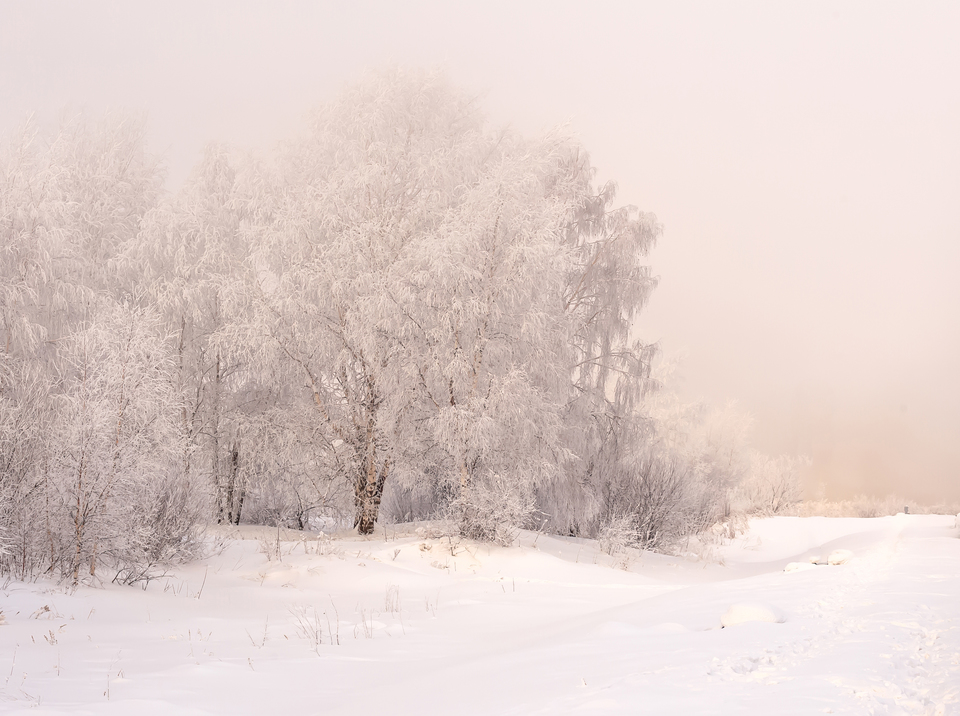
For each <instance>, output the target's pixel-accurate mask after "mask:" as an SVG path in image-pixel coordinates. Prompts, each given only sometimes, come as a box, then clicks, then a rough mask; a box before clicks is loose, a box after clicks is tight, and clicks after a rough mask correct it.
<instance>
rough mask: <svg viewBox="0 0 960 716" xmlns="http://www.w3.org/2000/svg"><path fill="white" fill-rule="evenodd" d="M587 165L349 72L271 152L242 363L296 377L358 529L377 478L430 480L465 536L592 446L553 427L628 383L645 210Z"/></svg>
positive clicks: (629, 388) (626, 396) (579, 420)
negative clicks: (257, 342)
mask: <svg viewBox="0 0 960 716" xmlns="http://www.w3.org/2000/svg"><path fill="white" fill-rule="evenodd" d="M592 179H593V174H592V169H591V167H590V165H589V162H588V160H587V158H586V154H585V153H584V152H583V151H582V149H581V148H580V147H579V145H578V144H577V143H576V142H575V141H573V140H571V139H569V138H567V137H564V136H561V135H551V136H547V137H545V138H542V139H538V140H534V141H531V140H525V139H523V138H521V137H519V136H516V135H515V134H513V133H510V132H493V131H490V130H488V129H486V128H485V126H484V124H483V122H482V119H481V117H480V116H479V115H478V113H477V112H476V110H475V108H474V106H473V102H472V101H471V100H470V99H469V98H468V97H465V96H464V95H462V94H460V93H458V92H457V91H455V90H453V89H452V88H450V87H449V85H448V84H447V83H446V82H445V81H444V80H443V78H442V77H440V76H438V75H430V74H423V73H404V72H393V73H387V74H383V75H379V76H375V77H373V78H371V79H369V80H368V81H367V82H365V83H362V84H360V85H358V86H356V87H353V88H351V89H350V90H349V91H347V92H346V93H345V94H344V95H343V96H342V97H341V98H340V99H339V100H338V101H337V102H335V103H334V104H332V105H330V106H328V107H326V108H325V109H323V110H321V111H320V112H319V113H318V115H317V116H316V118H315V121H314V123H313V127H312V131H311V133H310V134H309V135H308V136H307V137H305V138H302V139H301V140H300V141H298V142H296V143H294V144H292V145H290V146H289V148H288V150H287V151H286V152H285V153H284V155H283V157H282V158H281V161H280V162H279V171H278V177H277V187H278V188H277V190H276V200H275V201H276V203H275V210H274V212H273V213H272V215H271V217H270V221H269V222H267V223H265V224H264V225H263V226H261V227H260V228H259V229H258V231H259V234H258V236H257V239H256V241H255V242H253V243H255V244H256V245H258V246H259V248H260V250H259V252H258V253H257V254H255V256H254V258H253V262H254V266H255V270H256V291H257V292H258V300H257V301H256V304H255V305H256V306H257V311H258V313H257V318H256V320H255V321H254V322H253V323H254V325H255V326H256V330H259V331H260V333H261V335H262V336H264V338H266V339H267V340H264V341H263V342H262V345H263V347H264V351H263V353H262V356H261V360H262V361H263V362H264V363H265V364H271V365H277V364H281V363H282V364H285V365H286V366H287V367H288V369H290V370H291V371H292V375H295V376H296V380H297V381H298V382H299V383H300V384H302V385H303V386H304V387H305V393H306V395H307V397H308V398H309V401H310V402H311V404H312V406H313V410H314V420H315V422H316V425H317V426H319V427H320V428H321V429H320V430H318V431H317V433H316V436H317V438H316V439H317V441H319V443H322V445H323V446H324V447H323V450H322V452H323V453H324V454H325V455H326V456H327V459H326V463H327V467H328V469H329V468H333V469H336V470H338V471H341V472H342V477H343V479H346V480H348V481H350V482H351V483H352V485H353V489H354V496H355V509H356V518H355V522H356V525H357V527H358V529H359V530H360V531H361V532H364V533H366V532H369V531H370V530H371V529H372V527H373V523H374V521H375V520H376V517H377V511H378V506H379V502H380V499H381V495H382V491H383V488H384V485H385V484H386V481H387V479H388V477H389V476H393V478H395V479H396V480H398V481H399V483H400V484H404V485H406V486H407V487H410V488H413V487H416V486H422V484H423V483H424V482H425V481H426V482H430V483H431V489H432V491H433V493H434V496H435V500H436V502H437V505H435V506H438V507H440V506H443V505H444V504H445V505H447V506H449V507H451V508H452V509H453V510H454V511H455V513H456V514H457V515H458V517H459V518H460V519H461V525H462V527H463V528H464V529H465V531H467V532H469V533H475V534H477V535H478V536H490V534H492V533H491V529H493V528H491V527H490V525H495V524H496V523H497V522H498V521H506V522H507V523H510V524H511V525H513V526H516V525H517V524H520V523H523V522H524V521H525V520H526V519H527V517H528V516H529V515H530V513H531V511H532V509H533V507H534V500H535V489H536V488H537V486H543V485H547V484H557V483H559V482H562V481H563V480H562V477H563V475H564V474H565V473H566V472H570V471H573V472H576V471H577V470H579V471H580V472H581V473H582V472H584V468H583V465H582V463H583V462H585V461H589V460H590V458H589V456H588V455H587V454H586V453H587V452H588V451H589V450H596V449H597V446H596V444H590V442H589V441H581V442H582V445H581V444H578V445H575V446H573V447H575V448H577V449H576V450H574V449H571V444H569V442H568V440H569V438H570V436H572V435H573V434H575V433H577V432H582V431H583V430H584V429H585V428H586V429H587V430H589V431H592V430H594V429H593V426H592V425H588V423H591V422H592V421H593V420H594V419H595V416H596V414H597V413H609V412H610V410H611V406H614V405H616V406H619V408H618V409H619V410H621V411H627V410H628V409H629V407H630V406H631V405H633V404H634V403H635V402H636V400H637V399H638V398H639V397H640V395H641V394H642V391H643V389H644V387H645V381H646V378H647V373H646V370H647V365H648V362H649V351H648V350H647V349H646V348H645V347H644V346H642V345H639V344H632V343H630V341H629V327H630V324H631V321H632V319H633V317H634V315H635V314H636V311H637V310H639V308H640V307H641V306H642V304H643V302H644V301H645V300H646V296H647V295H648V293H649V291H650V290H651V289H652V287H653V281H652V279H651V278H650V276H649V274H648V273H647V270H646V268H645V267H644V266H643V265H642V263H641V261H642V257H643V256H644V255H645V253H646V252H647V251H648V250H649V248H650V246H651V245H652V243H653V241H654V239H655V237H656V235H657V233H658V231H659V228H658V226H657V225H656V222H655V220H654V219H653V218H652V217H650V216H648V215H643V214H638V213H637V212H636V211H634V210H632V209H630V208H624V209H617V210H614V209H613V208H612V206H611V205H612V200H613V189H612V186H607V187H605V188H604V189H603V190H601V191H600V192H596V191H594V190H593V188H592ZM605 419H609V417H608V416H607V417H605ZM597 440H598V438H596V439H594V441H593V442H594V443H596V442H597ZM581 447H583V448H584V450H583V451H582V452H581V451H579V449H580V448H581ZM578 463H579V464H578ZM571 474H572V472H571ZM567 482H568V484H570V485H573V486H574V487H575V486H576V485H577V484H579V483H578V480H577V478H576V477H570V478H569V479H568V480H567ZM491 495H497V496H499V497H501V498H503V499H501V500H500V501H499V502H498V501H497V500H495V499H491ZM481 504H482V505H483V506H482V507H481ZM491 510H492V511H493V512H501V513H503V514H500V515H499V516H497V515H492V516H491V515H490V514H489V513H490V512H491ZM484 515H485V516H484ZM481 517H482V519H481ZM487 517H491V518H492V521H491V520H488V519H487ZM500 518H503V519H502V520H501V519H500Z"/></svg>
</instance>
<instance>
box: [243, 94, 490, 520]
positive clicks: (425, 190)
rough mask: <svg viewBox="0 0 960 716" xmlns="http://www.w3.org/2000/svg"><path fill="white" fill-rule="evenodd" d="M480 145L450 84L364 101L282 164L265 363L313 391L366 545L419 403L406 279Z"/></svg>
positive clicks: (270, 242) (269, 247)
mask: <svg viewBox="0 0 960 716" xmlns="http://www.w3.org/2000/svg"><path fill="white" fill-rule="evenodd" d="M477 132H478V120H477V118H476V114H475V112H474V111H473V109H472V108H471V107H470V105H469V103H468V102H465V101H463V100H462V99H461V98H459V97H457V96H455V95H454V94H452V93H451V92H450V90H449V89H448V88H447V87H446V85H445V83H443V82H442V81H441V80H439V79H438V78H435V77H417V78H415V79H411V78H404V77H402V76H400V77H394V78H392V79H390V80H388V79H386V78H382V79H380V80H375V81H373V82H368V83H367V84H362V85H359V86H357V87H354V88H353V89H351V90H349V91H348V92H347V93H345V94H344V95H343V96H342V97H341V98H340V99H339V100H338V101H337V102H335V103H333V104H331V105H330V106H328V107H326V108H324V109H322V110H321V111H320V112H318V114H317V115H316V117H315V118H314V121H313V124H312V128H311V132H310V134H309V135H308V136H307V137H305V138H303V139H302V140H301V141H299V142H297V143H295V144H293V145H290V146H289V148H288V149H287V151H286V152H285V153H284V155H283V157H282V158H281V162H280V178H279V180H278V184H279V188H278V193H279V198H278V201H277V205H276V209H275V216H274V220H273V221H272V223H270V224H269V225H267V226H265V227H264V229H263V231H262V233H261V235H260V236H259V237H258V241H257V243H258V245H259V248H260V250H259V252H258V253H257V254H256V255H255V257H254V259H253V260H254V264H255V267H256V270H257V272H258V273H257V287H256V289H257V291H258V300H257V302H256V307H257V311H258V312H257V315H256V325H257V327H258V328H257V330H259V331H260V332H261V334H262V335H263V338H264V340H263V345H262V347H263V348H264V352H263V355H262V360H264V361H266V362H267V363H273V364H277V363H280V364H284V365H285V366H287V368H288V369H289V370H290V371H291V375H292V376H295V378H294V380H296V381H297V384H298V385H302V386H303V389H304V392H305V394H306V398H307V399H308V401H309V403H310V405H311V406H312V411H313V413H312V415H313V421H314V424H315V426H316V427H317V430H316V431H314V433H313V434H314V436H315V440H316V445H317V447H318V448H322V450H320V451H321V452H322V453H323V454H324V455H325V459H324V461H323V462H324V467H325V468H326V469H328V470H334V471H336V472H337V473H338V474H339V476H340V478H341V479H343V480H346V481H348V482H349V483H350V484H351V485H352V488H353V493H354V503H355V523H356V526H357V528H358V529H359V530H360V532H361V533H364V534H365V533H368V532H370V531H371V530H372V529H373V525H374V522H375V520H376V518H377V514H378V509H379V502H380V498H381V495H382V490H383V486H384V484H385V482H386V480H387V479H388V476H389V475H390V474H391V471H392V470H394V469H396V468H397V466H398V462H401V457H400V456H401V454H402V453H403V451H404V449H405V448H404V446H403V440H401V439H400V436H401V434H402V433H403V432H404V430H405V429H406V428H407V426H408V422H407V421H406V420H405V417H404V416H405V415H406V414H407V413H408V411H409V410H410V406H411V402H412V401H413V400H414V399H415V396H414V391H413V390H412V388H413V386H412V385H411V384H410V382H409V380H408V371H409V368H410V366H409V361H408V359H407V358H406V357H405V354H404V350H403V346H402V344H401V342H400V341H399V332H400V329H401V322H400V319H401V317H402V316H401V314H400V311H399V310H398V307H397V305H396V302H395V300H394V297H395V294H396V291H398V290H400V289H401V288H402V286H401V284H398V283H397V279H398V278H399V277H400V273H398V271H397V266H398V264H399V263H400V262H401V261H403V260H404V258H405V256H406V255H407V253H408V252H409V251H410V250H411V247H413V246H414V245H415V244H416V243H417V242H418V241H419V240H421V239H422V237H423V236H424V235H425V234H429V233H431V232H432V231H433V230H434V228H435V227H436V226H437V225H438V223H439V222H440V221H442V218H443V216H444V215H445V213H446V212H447V211H448V208H447V207H448V205H449V204H450V203H451V199H452V194H451V192H452V190H453V189H454V188H455V187H456V184H457V183H458V181H459V180H460V178H461V176H462V175H463V170H462V169H458V164H461V165H466V166H469V165H470V163H471V157H470V156H467V157H463V156H461V155H462V154H464V153H465V152H469V151H470V150H471V146H470V144H471V139H470V138H471V137H472V136H474V135H476V134H477Z"/></svg>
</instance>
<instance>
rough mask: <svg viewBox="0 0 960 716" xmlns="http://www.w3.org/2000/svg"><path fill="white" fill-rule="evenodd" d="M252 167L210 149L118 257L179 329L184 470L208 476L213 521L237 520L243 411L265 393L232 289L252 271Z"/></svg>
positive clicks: (242, 480) (174, 330)
mask: <svg viewBox="0 0 960 716" xmlns="http://www.w3.org/2000/svg"><path fill="white" fill-rule="evenodd" d="M238 165H239V168H238ZM255 174H256V172H255V167H254V165H253V163H252V162H251V161H250V160H246V159H242V160H239V161H238V160H237V159H236V158H235V157H232V156H231V153H230V152H229V151H228V150H227V149H226V148H225V147H222V146H219V145H210V146H208V147H207V148H206V150H205V152H204V156H203V158H202V160H201V161H200V163H199V164H198V165H197V167H195V169H194V170H193V172H192V174H191V176H190V178H189V179H188V181H187V183H186V185H185V186H184V187H183V188H182V189H181V191H180V192H179V193H178V194H177V196H176V197H174V198H173V199H171V200H170V201H167V202H164V203H162V204H161V205H159V206H158V207H157V208H156V209H154V210H153V211H151V212H150V213H149V214H148V215H147V216H146V218H145V221H144V226H143V228H142V230H141V231H140V233H139V234H138V237H137V241H136V242H135V243H134V244H132V245H130V246H129V247H128V250H127V251H126V252H125V253H124V254H123V256H122V260H121V262H120V263H121V265H122V266H123V267H124V268H125V269H126V270H127V272H128V274H130V275H131V276H134V277H136V278H135V279H134V280H137V281H138V282H139V283H140V285H141V286H142V290H143V292H144V294H145V298H146V300H147V301H148V302H149V303H151V304H153V305H155V306H156V307H157V308H158V309H159V310H160V311H161V314H162V316H163V317H164V320H165V323H166V325H167V327H168V330H169V331H170V333H171V335H173V336H174V344H175V347H174V351H175V354H176V362H175V371H176V375H177V384H178V386H179V392H180V394H181V396H182V404H181V408H180V410H181V414H180V426H181V431H182V435H183V446H182V451H183V455H182V462H183V469H184V472H185V473H186V475H188V476H189V475H191V474H197V475H200V476H203V477H204V478H205V479H206V480H207V481H208V483H209V485H210V491H211V494H212V496H213V502H214V506H213V509H214V517H215V519H216V521H217V522H227V523H233V524H238V523H239V521H240V517H241V512H242V509H243V503H244V496H245V493H246V475H245V470H244V468H243V464H244V462H245V460H246V459H247V457H248V452H249V450H248V447H249V446H246V445H245V444H244V439H243V429H242V423H243V422H244V415H245V413H250V412H256V411H257V410H260V409H262V405H260V403H259V401H260V400H261V398H262V395H261V393H262V392H263V391H262V390H259V389H258V388H259V387H260V386H259V384H258V381H257V379H256V378H257V376H254V375H252V374H251V373H250V371H249V370H246V368H247V366H245V365H244V363H243V358H242V356H243V355H244V354H245V347H244V345H243V343H242V339H238V338H237V334H236V331H234V330H233V328H234V326H235V324H236V323H237V322H238V321H239V320H240V312H241V311H242V309H243V299H242V297H241V296H238V293H239V292H238V291H237V290H236V286H237V285H240V284H243V282H244V280H243V276H244V273H245V272H246V271H247V270H248V268H247V267H248V259H249V254H250V249H249V246H248V244H247V240H246V235H245V233H244V232H243V231H242V227H243V224H244V222H245V221H248V220H250V217H251V215H255V212H256V203H255V202H254V200H253V195H252V192H254V191H255V186H256V185H255V180H254V179H251V177H252V176H255ZM238 341H239V342H238Z"/></svg>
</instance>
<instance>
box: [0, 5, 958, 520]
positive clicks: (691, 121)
mask: <svg viewBox="0 0 960 716" xmlns="http://www.w3.org/2000/svg"><path fill="white" fill-rule="evenodd" d="M958 31H960V6H957V5H956V4H953V3H925V4H923V5H920V6H917V5H914V4H908V3H900V4H883V5H877V4H874V3H833V2H829V3H828V2H813V3H803V4H769V3H737V4H733V5H716V4H707V3H659V4H653V3H633V2H619V3H617V2H611V3H604V4H601V5H592V4H587V3H572V2H537V3H534V2H531V3H521V4H515V3H506V2H485V3H478V4H474V5H470V6H465V5H460V4H448V3H442V2H412V3H387V2H382V3H375V2H359V3H338V4H314V3H284V4H282V5H272V4H270V5H268V4H265V3H264V4H251V3H232V2H210V3H203V4H199V5H197V4H194V3H179V4H176V3H175V4H172V5H171V4H164V5H163V6H162V7H161V6H157V7H156V8H153V7H149V6H145V5H143V6H141V5H137V6H132V5H127V4H119V3H108V2H93V3H83V4H76V3H55V2H54V3H26V2H23V3H5V4H4V5H3V6H2V7H0V97H2V102H0V131H2V132H3V134H4V135H5V136H6V135H9V134H11V133H12V132H13V131H14V130H15V129H16V128H17V127H18V126H19V125H20V124H22V122H23V121H24V120H25V119H26V118H27V117H28V116H30V115H31V114H33V115H34V116H35V117H36V119H37V120H38V121H39V122H40V123H41V124H43V125H51V124H55V123H56V121H57V119H58V117H60V116H61V114H62V113H64V112H66V113H71V112H77V111H80V110H84V111H86V112H89V113H91V114H94V115H95V114H97V113H101V112H103V111H105V110H106V109H109V108H117V107H119V108H125V109H127V110H132V111H135V112H139V111H143V112H145V113H146V115H147V128H148V132H149V143H150V146H151V147H152V148H153V150H154V151H156V152H158V153H160V154H161V155H162V156H163V157H164V158H165V162H166V165H167V170H168V172H167V179H166V182H167V188H168V189H170V190H175V189H176V188H178V187H179V186H180V185H181V184H182V183H183V182H184V180H185V179H186V177H187V174H188V173H189V171H190V169H191V167H193V166H194V165H195V164H197V162H198V161H199V158H200V156H201V152H202V149H203V147H204V145H205V144H206V143H207V142H208V141H211V140H216V141H221V142H227V143H232V144H235V145H237V146H240V147H250V148H252V149H255V150H262V151H269V150H271V149H272V148H273V146H274V145H275V143H276V142H278V141H279V140H281V139H282V138H284V137H287V136H288V135H289V134H290V133H291V131H293V130H295V129H296V128H297V127H299V126H300V123H301V122H302V120H303V117H304V115H305V113H306V112H307V111H308V110H310V109H311V108H313V107H315V106H317V105H318V104H320V103H323V102H326V101H328V100H330V99H331V98H332V97H333V96H334V95H336V93H337V92H338V91H339V90H340V88H341V87H342V86H343V85H344V84H346V83H348V82H350V81H353V80H355V79H356V78H357V77H359V76H360V75H361V74H362V73H363V72H364V71H365V70H367V69H369V68H381V67H386V66H393V65H399V66H405V67H426V68H433V67H440V68H442V69H443V70H444V71H445V72H446V74H447V75H448V76H449V77H450V78H451V79H452V81H454V82H455V83H456V84H457V85H458V86H460V87H462V88H465V89H467V90H468V91H470V92H472V93H474V94H475V95H476V97H477V103H478V104H479V106H480V107H482V109H483V111H484V112H486V114H487V115H488V116H489V118H490V120H491V123H492V124H495V125H498V124H499V125H503V124H509V125H511V126H513V127H514V128H516V129H518V130H520V131H522V132H524V133H525V134H533V133H536V132H538V131H540V130H543V129H546V128H549V127H553V126H555V125H558V124H562V123H568V126H569V128H570V129H571V130H572V131H573V132H574V133H575V134H576V135H577V136H578V137H579V138H580V139H581V140H582V142H583V144H584V146H585V147H586V148H587V149H588V150H589V151H590V153H591V161H592V163H593V165H594V166H596V167H598V168H599V172H600V174H599V179H600V180H601V181H602V180H606V179H614V180H616V181H617V182H618V184H619V194H618V198H619V201H621V202H625V203H630V204H635V205H637V206H638V207H640V209H641V210H643V211H650V212H653V213H655V214H656V216H657V219H658V220H659V221H660V222H661V223H662V224H663V227H664V232H663V235H662V237H661V238H660V239H659V242H658V244H657V247H656V249H655V250H654V251H653V252H652V253H651V255H650V257H649V258H648V260H647V262H648V263H649V264H650V265H651V266H652V269H653V273H654V274H655V275H657V276H659V277H660V283H659V286H658V288H657V289H656V291H654V293H653V295H652V298H651V301H650V303H649V305H648V306H647V307H646V309H645V310H644V311H643V312H642V313H641V315H640V318H639V320H638V322H637V324H636V326H635V333H636V334H637V335H638V336H642V337H643V338H644V339H645V340H647V341H657V342H659V345H660V349H661V352H662V360H663V361H666V362H669V363H671V364H675V365H676V366H677V367H676V368H675V371H676V373H675V374H676V376H677V381H678V384H679V385H680V386H681V390H682V392H683V393H684V395H685V396H687V397H688V398H691V399H693V398H698V397H702V398H703V399H704V400H706V401H708V402H710V403H713V404H716V405H722V404H724V403H726V402H727V401H730V400H735V401H737V403H738V405H739V406H740V407H741V408H742V409H745V410H746V411H748V412H749V413H751V414H752V415H753V418H754V431H753V436H754V437H753V440H754V443H755V444H756V446H757V447H758V448H760V449H761V450H763V451H765V452H767V453H770V454H780V453H785V454H806V455H809V456H810V457H811V458H812V459H813V467H812V470H811V474H810V475H809V476H808V481H807V490H808V494H809V495H811V496H813V495H815V494H818V493H819V492H820V491H823V492H824V493H825V494H826V495H827V496H829V497H847V496H850V495H852V494H855V493H868V494H876V495H884V494H887V493H890V492H894V493H897V494H899V495H903V496H904V497H909V498H912V499H917V500H923V501H929V502H937V501H943V500H949V499H957V498H960V447H958V441H957V436H958V434H960V408H958V406H960V374H958V371H957V368H956V362H957V357H958V355H960V281H958V279H957V276H958V271H960V212H958V211H957V204H958V197H960V170H958V167H960V135H958V133H957V127H958V126H960V44H958V43H957V42H956V37H957V35H958Z"/></svg>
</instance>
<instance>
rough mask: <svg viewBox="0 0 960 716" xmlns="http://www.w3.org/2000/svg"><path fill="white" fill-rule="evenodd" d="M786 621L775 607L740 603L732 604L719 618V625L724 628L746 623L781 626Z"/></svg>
mask: <svg viewBox="0 0 960 716" xmlns="http://www.w3.org/2000/svg"><path fill="white" fill-rule="evenodd" d="M785 621H786V617H785V616H784V615H783V612H781V611H780V610H779V609H778V608H777V607H775V606H773V605H772V604H762V603H760V602H740V603H738V604H732V605H731V606H730V608H729V609H728V610H727V611H726V613H725V614H724V615H723V616H722V617H720V625H721V626H724V627H729V626H735V625H737V624H744V623H746V622H773V623H775V624H781V623H783V622H785Z"/></svg>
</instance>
